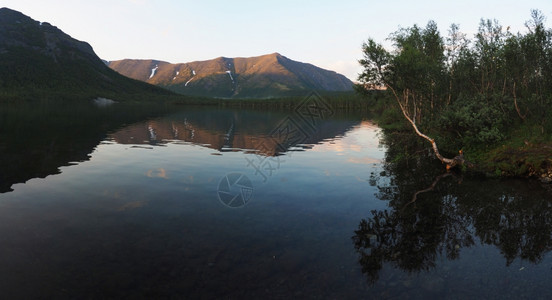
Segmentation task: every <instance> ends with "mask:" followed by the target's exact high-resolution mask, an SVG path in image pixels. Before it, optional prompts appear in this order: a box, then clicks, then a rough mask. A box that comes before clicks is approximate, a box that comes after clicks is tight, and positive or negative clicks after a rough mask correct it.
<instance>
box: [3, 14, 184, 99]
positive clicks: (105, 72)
mask: <svg viewBox="0 0 552 300" xmlns="http://www.w3.org/2000/svg"><path fill="white" fill-rule="evenodd" d="M52 94H54V95H62V94H63V95H69V96H72V95H75V96H85V97H113V96H121V95H127V96H133V95H152V94H156V95H157V94H160V95H170V94H173V93H171V92H169V91H167V90H164V89H161V88H158V87H155V86H152V85H149V84H145V83H143V82H140V81H137V80H134V79H130V78H127V77H125V76H122V75H120V74H119V73H117V72H115V71H113V70H112V69H110V68H109V67H107V66H106V65H105V63H104V62H103V61H102V60H101V59H100V58H99V57H98V56H97V55H96V53H94V50H93V49H92V47H91V46H90V45H89V44H88V43H86V42H82V41H78V40H76V39H74V38H72V37H70V36H69V35H67V34H65V33H64V32H63V31H61V30H60V29H58V28H57V27H55V26H52V25H51V24H49V23H46V22H38V21H35V20H33V19H31V18H30V17H28V16H26V15H24V14H22V13H20V12H18V11H15V10H11V9H9V8H5V7H4V8H0V99H2V98H8V99H9V98H14V97H15V98H17V97H20V96H21V95H25V96H30V97H35V96H39V97H40V96H42V95H49V96H50V95H52Z"/></svg>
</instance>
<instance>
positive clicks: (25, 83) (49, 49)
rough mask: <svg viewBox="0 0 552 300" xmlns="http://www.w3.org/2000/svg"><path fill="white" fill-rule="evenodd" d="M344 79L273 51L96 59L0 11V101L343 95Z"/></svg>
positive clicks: (48, 29)
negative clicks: (182, 59)
mask: <svg viewBox="0 0 552 300" xmlns="http://www.w3.org/2000/svg"><path fill="white" fill-rule="evenodd" d="M352 87H353V83H352V82H351V81H350V80H349V79H347V78H346V77H345V76H343V75H341V74H338V73H336V72H333V71H329V70H325V69H322V68H319V67H316V66H314V65H312V64H308V63H301V62H297V61H294V60H291V59H289V58H287V57H285V56H283V55H281V54H279V53H273V54H268V55H262V56H258V57H249V58H241V57H240V58H226V57H219V58H215V59H212V60H207V61H195V62H189V63H178V64H171V63H168V62H165V61H160V60H132V59H125V60H119V61H111V62H107V61H104V60H101V59H100V58H99V57H98V56H97V55H96V53H94V50H93V49H92V47H91V46H90V45H89V44H88V43H86V42H83V41H78V40H76V39H74V38H72V37H71V36H69V35H67V34H65V33H64V32H63V31H61V30H60V29H58V28H57V27H55V26H53V25H51V24H49V23H47V22H39V21H35V20H33V19H32V18H30V17H28V16H26V15H24V14H22V13H20V12H18V11H15V10H11V9H9V8H5V7H4V8H0V100H1V99H10V98H21V97H22V96H21V95H23V97H41V96H51V95H64V96H69V97H72V96H79V97H83V96H84V97H110V98H118V97H126V98H133V97H141V98H149V97H150V96H151V95H161V96H168V95H175V94H174V92H176V93H178V94H183V95H192V96H202V97H215V98H273V97H281V96H295V95H304V94H305V92H306V91H313V90H314V91H351V90H352Z"/></svg>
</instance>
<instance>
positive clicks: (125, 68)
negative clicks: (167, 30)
mask: <svg viewBox="0 0 552 300" xmlns="http://www.w3.org/2000/svg"><path fill="white" fill-rule="evenodd" d="M108 65H109V67H111V68H112V69H113V70H115V71H117V72H119V73H121V74H123V75H125V76H128V77H131V78H134V79H137V80H141V81H145V82H147V83H151V84H155V85H157V86H161V87H164V88H167V89H170V90H172V91H175V92H177V93H180V94H185V95H201V96H211V97H221V98H253V97H257V98H259V97H260V98H269V97H277V96H285V95H293V94H297V93H300V92H304V91H306V90H316V91H351V90H352V86H353V83H352V82H351V81H350V80H349V79H347V78H346V77H345V76H343V75H341V74H338V73H336V72H333V71H329V70H325V69H322V68H319V67H316V66H314V65H312V64H307V63H301V62H297V61H294V60H291V59H289V58H287V57H285V56H283V55H281V54H279V53H273V54H268V55H262V56H257V57H249V58H241V57H240V58H226V57H219V58H215V59H212V60H207V61H195V62H190V63H178V64H171V63H168V62H165V61H159V60H133V59H124V60H118V61H111V62H109V64H108Z"/></svg>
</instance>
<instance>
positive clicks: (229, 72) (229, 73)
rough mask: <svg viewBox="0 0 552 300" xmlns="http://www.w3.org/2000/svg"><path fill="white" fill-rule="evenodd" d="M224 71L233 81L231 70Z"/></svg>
mask: <svg viewBox="0 0 552 300" xmlns="http://www.w3.org/2000/svg"><path fill="white" fill-rule="evenodd" d="M226 73H228V75H230V79H231V80H232V82H234V77H232V71H226Z"/></svg>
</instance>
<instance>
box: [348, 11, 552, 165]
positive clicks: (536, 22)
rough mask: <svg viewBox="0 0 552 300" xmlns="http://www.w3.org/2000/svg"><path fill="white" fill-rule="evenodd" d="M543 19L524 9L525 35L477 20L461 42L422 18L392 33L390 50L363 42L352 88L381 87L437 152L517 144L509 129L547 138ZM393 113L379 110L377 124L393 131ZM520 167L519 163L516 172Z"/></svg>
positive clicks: (550, 56)
mask: <svg viewBox="0 0 552 300" xmlns="http://www.w3.org/2000/svg"><path fill="white" fill-rule="evenodd" d="M544 22H545V18H544V15H543V14H542V13H541V12H540V11H538V10H532V11H531V19H530V20H529V21H527V22H526V24H525V25H526V27H527V32H526V33H523V34H522V33H517V34H514V33H512V32H510V28H509V27H506V28H503V27H502V26H501V25H500V23H499V22H498V21H497V20H483V19H482V20H481V22H480V24H479V30H478V32H477V34H476V35H475V37H474V38H473V39H472V40H469V39H468V38H467V37H466V34H463V33H462V32H461V31H460V28H459V26H458V25H456V24H453V25H451V27H450V30H449V33H448V37H446V38H442V37H441V36H440V34H439V31H438V30H437V25H436V24H435V22H433V21H430V22H428V24H427V25H426V27H425V28H424V27H419V26H417V25H414V26H412V27H408V28H401V29H399V30H398V31H397V32H395V33H392V34H391V35H390V37H389V39H390V40H391V42H392V43H393V45H394V49H392V50H391V51H388V50H386V49H385V48H384V47H383V46H382V45H380V44H378V43H376V42H375V41H374V40H372V39H368V41H367V42H366V43H365V44H364V45H363V48H362V50H363V52H364V53H363V59H361V60H360V61H359V62H360V64H361V65H362V66H363V68H364V69H363V72H362V73H361V74H360V76H359V77H358V80H359V82H360V84H359V87H361V88H364V89H373V88H375V87H382V86H384V87H386V88H387V91H388V93H389V95H390V96H392V97H393V98H395V99H396V101H395V102H398V103H399V104H400V105H401V109H402V110H403V111H404V112H405V114H407V115H408V116H409V117H410V118H411V119H413V121H414V122H416V125H417V126H418V127H419V128H420V129H422V131H423V132H427V133H430V135H431V137H432V138H434V139H435V140H436V141H438V142H439V146H440V147H441V148H443V149H444V150H445V152H447V151H448V152H453V153H454V152H456V151H458V149H471V150H474V151H476V152H478V151H484V150H485V149H487V150H488V149H493V148H496V147H500V146H501V145H503V144H510V143H512V144H514V143H519V141H517V140H518V139H517V138H516V137H515V136H514V135H515V134H519V135H521V136H523V137H524V139H527V135H526V134H531V136H534V135H535V134H534V132H535V129H536V130H537V131H539V134H540V136H542V137H545V140H544V141H543V142H544V143H550V142H551V140H552V138H551V136H552V119H551V118H550V117H549V116H550V115H552V29H548V28H546V27H545V23H544ZM398 108H399V107H397V106H395V108H394V110H395V111H396V112H397V111H399V109H398ZM399 114H400V113H394V114H393V113H388V112H383V113H382V118H381V119H383V120H385V123H384V126H385V127H387V128H393V127H394V128H396V129H399V128H401V127H402V124H404V121H400V120H398V119H397V118H396V117H397V115H399ZM394 122H395V125H393V123H394ZM516 128H526V129H528V128H530V130H516ZM514 141H515V142H514ZM442 142H444V143H445V144H443V143H442ZM524 142H525V143H527V140H525V141H524ZM453 148H456V150H455V151H454V149H453ZM482 149H483V150H482ZM467 155H468V156H469V154H467ZM474 156H475V157H482V158H483V159H487V160H488V159H489V157H485V156H484V155H479V153H475V154H474ZM521 165H525V164H521ZM521 165H520V166H521ZM531 165H532V164H531ZM501 168H502V167H501ZM528 169H531V168H525V167H520V170H521V171H522V173H524V172H525V173H526V172H529V171H528ZM514 173H516V174H517V173H518V172H514Z"/></svg>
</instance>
